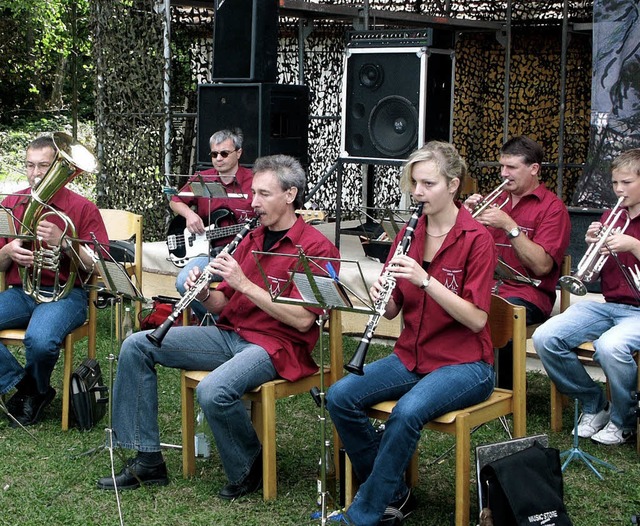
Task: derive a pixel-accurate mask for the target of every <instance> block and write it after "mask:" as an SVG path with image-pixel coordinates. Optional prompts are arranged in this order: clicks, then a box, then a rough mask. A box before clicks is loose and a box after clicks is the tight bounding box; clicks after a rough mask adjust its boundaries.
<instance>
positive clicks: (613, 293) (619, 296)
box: [600, 210, 640, 306]
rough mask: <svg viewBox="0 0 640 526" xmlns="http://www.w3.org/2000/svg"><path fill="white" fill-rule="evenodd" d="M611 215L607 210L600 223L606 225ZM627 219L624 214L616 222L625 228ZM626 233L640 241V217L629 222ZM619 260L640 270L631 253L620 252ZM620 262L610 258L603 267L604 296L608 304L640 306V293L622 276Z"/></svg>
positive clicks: (601, 280) (638, 262)
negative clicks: (639, 297) (639, 302)
mask: <svg viewBox="0 0 640 526" xmlns="http://www.w3.org/2000/svg"><path fill="white" fill-rule="evenodd" d="M609 215H611V210H607V211H606V212H605V213H604V214H602V218H601V219H600V222H601V223H604V222H605V220H606V218H607V217H609ZM626 217H627V216H626V215H625V214H623V216H622V217H621V218H620V219H618V221H617V222H616V226H620V227H622V226H624V222H625V221H626ZM624 233H625V234H626V235H628V236H633V237H635V238H636V239H640V216H638V217H635V218H634V219H632V220H631V221H630V222H629V225H628V226H627V229H626V230H625V231H624ZM617 259H618V262H619V263H620V264H621V265H624V266H625V267H627V268H632V269H634V270H635V266H636V265H637V266H638V268H639V269H640V261H638V260H637V259H636V257H635V256H634V255H633V254H632V253H631V252H619V253H618V254H617ZM618 262H616V258H615V257H613V256H609V257H608V258H607V260H606V262H605V264H604V266H603V267H602V271H601V272H600V284H601V285H602V295H603V296H604V299H605V301H607V302H611V303H625V304H627V305H635V306H638V299H637V296H638V294H639V291H638V290H635V292H634V290H633V289H632V288H631V287H630V286H629V284H628V283H627V281H626V279H625V278H624V275H623V274H622V271H621V270H620V267H619V266H618Z"/></svg>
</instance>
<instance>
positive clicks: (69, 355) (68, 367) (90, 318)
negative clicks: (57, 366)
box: [0, 272, 97, 431]
mask: <svg viewBox="0 0 640 526" xmlns="http://www.w3.org/2000/svg"><path fill="white" fill-rule="evenodd" d="M95 282H96V278H95V276H92V277H91V282H90V284H91V285H92V286H91V288H90V290H89V305H88V315H87V320H86V321H85V322H84V324H83V325H81V326H80V327H78V328H77V329H74V330H73V331H71V332H70V333H69V334H67V336H66V337H65V339H64V347H63V355H64V371H63V373H62V430H63V431H67V430H68V429H69V415H70V410H71V373H72V372H73V350H74V347H75V344H76V343H77V342H78V341H80V340H82V339H83V338H89V340H88V352H87V354H88V356H89V358H95V357H96V333H97V311H96V306H95V300H96V298H97V292H96V287H95ZM2 290H5V276H4V272H2V273H0V291H2ZM24 337H25V330H23V329H4V330H0V341H2V343H4V344H5V345H23V343H24Z"/></svg>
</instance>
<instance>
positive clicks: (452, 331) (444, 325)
mask: <svg viewBox="0 0 640 526" xmlns="http://www.w3.org/2000/svg"><path fill="white" fill-rule="evenodd" d="M405 229H406V227H405ZM405 229H402V230H401V231H400V232H399V233H398V235H397V236H396V238H395V241H394V244H393V246H392V248H391V251H390V255H389V259H391V258H392V257H393V254H394V252H395V247H396V245H397V244H398V243H399V242H400V240H401V239H402V236H403V234H404V231H405ZM425 237H426V216H422V217H421V218H420V221H419V222H418V226H417V227H416V229H415V235H414V238H413V241H412V243H411V247H410V248H409V254H408V255H409V257H411V258H413V259H415V260H416V261H418V262H419V263H420V264H422V255H423V253H424V244H425ZM495 265H496V250H495V244H494V242H493V239H492V238H491V234H490V233H489V232H488V231H487V229H486V228H485V227H484V226H482V225H481V224H480V223H478V222H477V221H475V220H474V219H473V218H472V217H471V214H470V213H469V212H468V211H467V210H466V209H465V208H464V207H461V208H460V211H459V213H458V218H457V219H456V223H455V225H454V227H453V228H452V229H451V231H450V232H449V233H448V234H447V237H445V239H444V242H443V243H442V246H441V247H440V249H439V250H438V252H437V253H436V255H435V256H434V258H433V261H431V263H430V264H429V269H428V273H429V275H430V276H431V279H432V280H437V281H439V282H440V283H442V284H443V285H445V286H446V287H447V288H448V289H449V290H451V291H452V292H454V293H455V294H457V295H458V296H460V297H461V298H463V299H465V300H467V301H469V302H471V303H473V304H474V305H476V306H477V307H478V308H480V309H482V310H484V311H485V312H489V309H490V307H491V289H492V280H493V271H494V268H495ZM392 294H393V295H392V297H393V299H394V301H395V302H396V303H397V304H398V305H399V306H401V307H402V314H403V316H404V328H403V329H402V332H401V333H400V337H399V338H398V341H397V342H396V345H395V347H394V351H393V352H394V353H395V354H396V355H397V356H398V358H400V360H401V361H402V363H403V364H404V365H405V367H406V368H407V369H408V370H410V371H415V372H417V373H419V374H426V373H429V372H431V371H434V370H436V369H438V368H440V367H442V366H445V365H453V364H460V363H471V362H477V361H479V360H482V361H484V362H486V363H488V364H492V363H493V344H492V342H491V336H490V333H489V325H488V324H487V325H486V326H485V327H484V329H482V330H481V331H480V332H479V333H474V332H473V331H472V330H471V329H469V328H468V327H465V326H464V325H462V324H461V323H460V322H458V321H456V320H455V319H453V318H452V317H451V315H450V314H448V313H447V312H446V311H445V310H444V309H443V308H442V307H441V306H440V305H439V304H438V303H437V302H436V301H435V300H434V299H432V298H431V296H429V294H428V293H427V292H425V291H423V290H421V289H420V288H419V287H416V286H415V285H413V284H411V283H410V282H409V281H408V280H405V279H398V280H397V282H396V287H395V289H394V290H393V293H392Z"/></svg>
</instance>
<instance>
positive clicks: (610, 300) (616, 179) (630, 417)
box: [533, 148, 640, 445]
mask: <svg viewBox="0 0 640 526" xmlns="http://www.w3.org/2000/svg"><path fill="white" fill-rule="evenodd" d="M611 168H612V175H611V180H612V183H613V190H614V192H615V193H616V196H617V197H618V198H620V197H624V199H623V201H622V205H621V206H622V207H624V208H626V211H627V213H628V219H629V223H628V225H627V227H626V230H624V231H623V227H624V224H625V222H626V219H627V218H626V217H618V218H616V225H620V227H621V229H620V230H618V229H608V231H609V232H611V233H610V234H609V235H608V236H607V238H606V240H605V242H604V243H601V248H600V251H599V252H600V254H602V255H604V256H611V257H607V259H606V261H605V262H604V264H603V266H602V269H601V271H600V281H601V285H602V294H603V295H604V299H605V303H600V302H595V301H581V302H578V303H575V304H573V305H571V307H569V308H568V309H567V310H566V311H565V312H563V313H562V314H559V315H557V316H554V317H552V318H551V319H549V321H547V322H546V323H544V324H543V325H542V326H541V327H539V328H538V329H537V330H536V332H535V333H534V335H533V345H534V347H535V349H536V352H537V353H538V356H539V357H540V359H541V360H542V364H543V365H544V368H545V369H546V371H547V374H548V375H549V377H550V378H551V380H552V381H553V382H554V383H555V384H556V386H557V388H558V390H559V391H560V392H561V393H564V394H566V395H567V396H570V397H572V398H577V399H578V400H579V401H580V402H581V403H582V411H583V413H582V417H581V418H580V422H579V424H578V436H580V437H583V438H588V437H590V438H591V439H592V440H594V441H595V442H599V443H601V444H606V445H616V444H623V443H624V442H626V441H627V440H629V439H630V438H631V436H632V435H633V432H634V430H635V427H636V416H635V412H634V409H635V405H636V402H635V400H634V398H633V393H634V391H636V387H637V383H636V382H637V366H636V362H635V361H634V359H633V353H634V352H638V350H640V331H638V323H640V294H639V292H638V284H637V283H634V280H633V279H632V278H631V276H630V272H629V269H630V268H632V269H636V265H638V260H640V149H638V148H636V149H633V150H629V151H627V152H624V153H622V154H621V155H620V156H619V157H618V158H617V159H616V160H615V161H614V162H613V164H612V167H611ZM611 213H612V211H611V210H609V211H607V212H605V213H604V214H603V216H602V218H601V221H599V222H598V221H596V222H594V223H591V225H589V228H588V229H587V233H586V236H585V241H586V242H587V244H589V245H592V244H594V243H600V242H601V241H602V239H601V238H602V231H603V225H604V224H607V223H608V219H609V216H610V215H611ZM623 215H626V214H623ZM596 261H597V260H596ZM596 278H597V273H594V274H593V277H592V279H596ZM586 341H593V346H594V348H595V351H596V352H595V354H594V359H595V360H596V361H597V362H598V363H599V364H600V366H601V367H602V370H603V371H604V373H605V375H606V377H607V379H608V385H609V389H610V390H611V403H609V402H607V399H606V397H605V395H604V393H603V391H602V388H601V387H600V386H599V385H598V384H597V383H596V382H595V381H593V380H592V379H591V377H590V376H589V374H588V373H587V372H586V370H585V368H584V366H583V365H582V364H581V363H580V361H579V360H578V356H577V355H576V353H574V352H573V351H572V349H573V348H574V347H577V346H578V345H580V344H581V343H584V342H586Z"/></svg>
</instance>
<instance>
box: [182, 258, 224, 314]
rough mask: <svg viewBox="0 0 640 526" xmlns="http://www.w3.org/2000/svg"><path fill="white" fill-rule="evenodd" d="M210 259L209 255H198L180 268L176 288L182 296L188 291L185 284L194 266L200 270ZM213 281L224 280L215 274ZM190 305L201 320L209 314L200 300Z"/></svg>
mask: <svg viewBox="0 0 640 526" xmlns="http://www.w3.org/2000/svg"><path fill="white" fill-rule="evenodd" d="M209 260H210V258H209V257H208V256H198V257H195V258H191V259H190V260H189V262H188V263H187V264H186V265H185V266H184V267H182V269H180V272H178V276H177V277H176V289H177V291H178V292H179V293H180V296H184V293H185V292H186V291H187V288H186V287H185V285H184V284H185V282H186V281H187V278H188V277H189V271H190V270H191V269H192V268H193V267H198V268H199V269H200V270H202V269H203V268H205V267H206V266H207V265H208V264H209ZM212 281H222V280H221V279H220V278H219V276H215V275H214V276H213V280H212ZM189 307H191V310H192V311H193V313H194V314H195V315H196V316H197V317H198V318H199V319H201V320H202V319H203V318H204V317H205V315H206V314H207V309H205V308H204V307H203V306H202V303H200V302H199V301H192V302H191V304H190V305H189Z"/></svg>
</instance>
